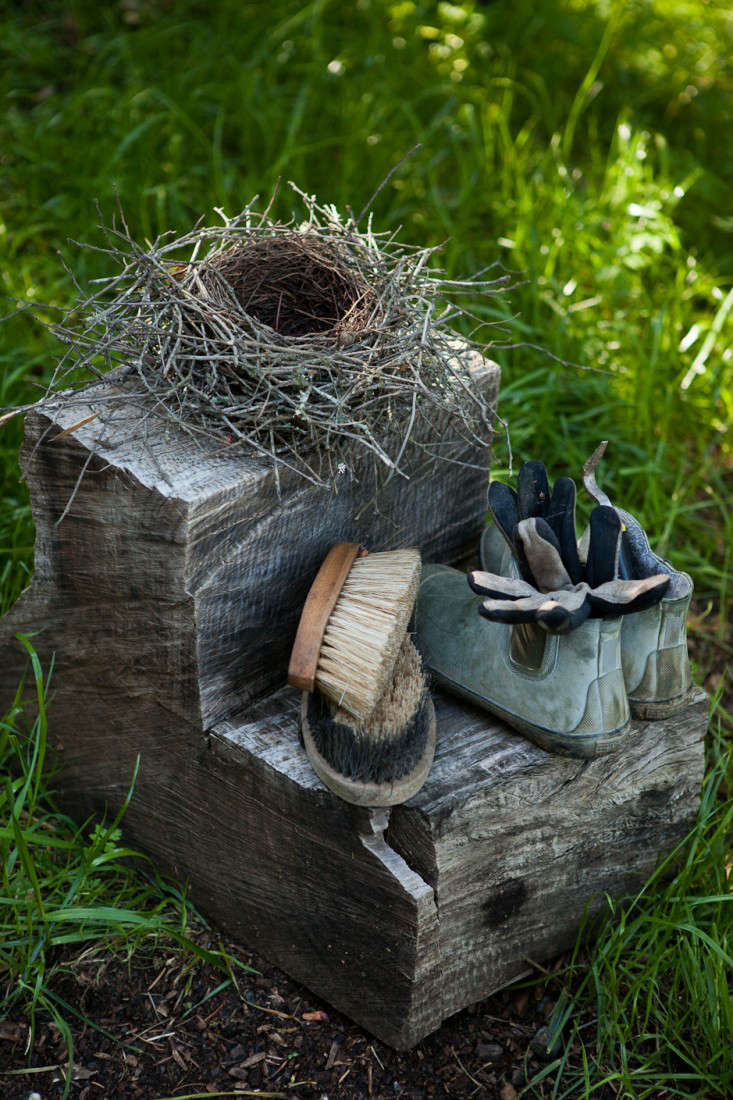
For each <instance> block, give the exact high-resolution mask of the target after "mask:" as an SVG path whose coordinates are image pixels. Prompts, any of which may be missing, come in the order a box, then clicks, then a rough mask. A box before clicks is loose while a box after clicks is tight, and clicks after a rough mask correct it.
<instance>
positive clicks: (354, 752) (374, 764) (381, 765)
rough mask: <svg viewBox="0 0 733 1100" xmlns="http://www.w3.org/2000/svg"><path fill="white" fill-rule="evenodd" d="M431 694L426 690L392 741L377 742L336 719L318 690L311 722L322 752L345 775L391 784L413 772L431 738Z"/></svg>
mask: <svg viewBox="0 0 733 1100" xmlns="http://www.w3.org/2000/svg"><path fill="white" fill-rule="evenodd" d="M429 701H430V695H429V693H428V692H427V691H424V692H423V694H422V696H421V698H420V702H419V704H418V706H417V709H416V710H415V713H414V715H413V717H412V718H411V719H410V721H409V722H408V723H407V725H406V726H405V727H404V729H403V730H401V731H400V732H399V733H398V734H397V735H396V736H395V737H394V738H393V739H391V740H381V741H376V742H375V741H373V740H371V739H370V738H369V737H368V736H367V735H366V734H363V733H359V732H357V731H356V730H355V729H354V728H353V727H352V726H349V725H346V724H345V723H343V722H336V721H335V720H334V719H333V717H332V715H331V709H330V706H329V704H328V702H327V700H326V699H324V697H323V696H322V695H321V694H320V693H319V692H317V691H316V692H314V693H313V694H312V695H311V696H310V699H309V701H308V723H309V725H310V729H311V733H312V736H313V740H314V742H315V744H316V746H317V748H318V751H319V752H320V753H321V755H322V756H323V757H324V758H325V759H326V760H327V761H328V763H329V764H330V765H331V766H332V767H333V768H335V769H336V770H337V771H338V772H340V773H341V775H344V776H346V777H347V778H348V779H355V780H358V781H360V782H364V783H389V782H392V781H394V780H397V779H401V778H402V776H404V775H407V774H408V773H409V772H411V771H412V770H413V769H414V768H415V767H416V766H417V764H418V762H419V761H420V760H421V759H422V757H423V754H424V752H425V746H426V744H427V738H428V727H429V706H428V704H429Z"/></svg>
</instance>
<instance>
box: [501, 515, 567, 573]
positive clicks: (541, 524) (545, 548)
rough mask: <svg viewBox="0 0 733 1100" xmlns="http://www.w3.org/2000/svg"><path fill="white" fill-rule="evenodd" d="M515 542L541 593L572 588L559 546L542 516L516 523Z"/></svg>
mask: <svg viewBox="0 0 733 1100" xmlns="http://www.w3.org/2000/svg"><path fill="white" fill-rule="evenodd" d="M515 541H516V542H519V544H520V545H521V547H522V551H523V553H524V558H525V560H526V562H527V565H528V566H529V570H530V572H531V574H532V577H533V578H534V582H535V585H536V587H537V588H538V589H539V590H540V592H553V591H555V589H558V588H568V587H571V586H572V583H573V582H572V581H571V579H570V576H569V574H568V571H567V569H566V568H565V566H564V565H563V561H562V557H561V556H560V543H559V542H558V540H557V538H556V537H555V534H554V532H553V530H552V528H551V527H550V525H549V524H548V523H547V522H546V521H545V520H544V519H542V518H541V517H538V518H535V519H523V520H520V522H519V523H518V524H517V535H516V540H515Z"/></svg>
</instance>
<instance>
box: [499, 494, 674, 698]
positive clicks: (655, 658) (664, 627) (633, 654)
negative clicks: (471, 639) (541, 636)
mask: <svg viewBox="0 0 733 1100" xmlns="http://www.w3.org/2000/svg"><path fill="white" fill-rule="evenodd" d="M617 511H618V513H619V515H620V516H621V518H622V520H623V521H624V524H625V525H626V530H627V533H628V534H630V535H631V537H632V538H633V539H634V541H635V545H636V553H635V554H634V553H633V552H632V554H631V555H629V556H630V559H631V562H632V563H633V562H634V561H635V562H636V569H635V572H637V573H641V572H643V571H644V569H646V571H647V572H650V573H651V572H654V573H668V574H669V575H670V578H671V580H670V586H669V588H668V589H667V592H666V594H665V595H664V597H663V598H662V600H661V602H660V603H658V604H655V605H654V606H653V607H648V608H646V610H644V611H637V612H635V613H634V614H633V615H626V616H625V617H624V618H623V620H622V622H621V664H622V667H623V672H624V682H625V684H626V693H627V695H628V699H629V706H630V708H631V713H632V714H633V715H634V717H635V718H642V719H655V718H656V719H658V718H667V717H669V715H671V714H674V713H676V712H677V711H678V710H681V709H682V708H683V707H684V706H686V704H687V701H688V698H689V695H690V692H691V691H692V687H693V684H692V675H691V672H690V661H689V658H688V655H687V612H688V610H689V607H690V600H691V599H692V580H691V578H690V577H689V576H688V574H687V573H681V572H679V571H678V570H676V569H674V568H673V567H672V566H671V565H670V564H669V562H667V561H665V560H664V559H663V558H660V557H659V556H658V555H657V554H655V553H654V552H653V550H651V548H650V547H649V541H648V539H647V537H646V533H645V532H644V530H643V528H642V527H641V525H640V524H639V523H638V521H637V520H635V519H634V518H633V516H631V515H630V514H629V513H628V512H625V511H624V510H623V509H621V508H618V509H617ZM585 541H586V540H585V536H584V537H583V538H582V539H581V547H580V554H581V558H582V557H583V556H584V554H583V551H584V544H585ZM480 555H481V568H482V569H486V570H487V571H488V572H490V573H498V574H499V575H501V576H504V577H512V578H519V566H518V565H517V562H516V561H515V559H514V556H513V554H512V552H511V550H510V548H509V546H508V545H507V543H506V540H505V539H504V537H503V536H502V534H501V532H500V530H499V528H498V527H497V526H496V524H495V523H492V524H490V525H489V526H488V527H485V528H484V531H483V533H482V535H481V550H480ZM642 562H644V565H642V564H641V563H642Z"/></svg>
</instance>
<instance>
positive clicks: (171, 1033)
mask: <svg viewBox="0 0 733 1100" xmlns="http://www.w3.org/2000/svg"><path fill="white" fill-rule="evenodd" d="M217 945H218V941H217V943H214V942H213V941H212V946H217ZM226 947H227V950H228V951H229V952H230V954H231V955H233V956H234V957H235V958H237V959H239V960H240V961H241V962H242V963H244V964H246V965H247V966H251V967H252V968H253V969H252V970H251V971H243V970H240V969H238V968H235V971H234V973H235V976H236V984H237V986H238V990H237V988H236V987H235V985H234V983H233V982H232V981H230V980H227V978H226V976H223V975H222V973H221V972H219V971H217V970H215V969H214V968H212V967H210V966H208V965H204V964H197V965H195V966H194V967H191V965H190V963H188V964H187V963H186V962H185V960H183V959H182V957H181V956H180V954H174V953H173V952H171V953H170V955H168V956H165V955H163V954H161V955H159V956H158V957H155V958H152V959H150V958H149V959H148V960H147V961H146V962H145V963H142V962H141V961H140V957H139V956H137V955H136V956H134V957H133V958H132V959H131V960H130V961H127V960H125V959H118V958H114V957H111V956H110V955H104V956H102V957H95V956H88V957H87V958H82V959H81V960H79V961H78V962H77V963H76V964H75V965H74V968H73V973H72V974H70V975H69V976H68V977H67V978H66V979H65V980H64V984H63V985H62V986H60V987H57V989H56V992H57V993H58V994H59V995H60V996H62V997H63V998H64V999H65V1000H66V1001H67V1003H68V1004H69V1005H70V1006H71V1007H72V1009H74V1010H75V1011H76V1012H78V1013H80V1014H81V1015H83V1016H84V1017H86V1021H84V1020H81V1019H77V1020H73V1021H72V1033H73V1038H74V1055H73V1062H74V1071H73V1077H72V1086H71V1090H70V1096H71V1097H73V1098H74V1100H96V1098H105V1100H106V1098H109V1100H118V1098H119V1100H128V1098H129V1100H132V1098H135V1100H162V1098H164V1097H165V1098H167V1097H174V1096H175V1097H189V1098H190V1097H191V1096H201V1095H203V1096H211V1097H218V1096H252V1095H259V1096H267V1097H284V1098H285V1097H286V1098H294V1100H301V1098H302V1100H310V1098H313V1100H337V1098H338V1100H342V1098H349V1097H355V1098H356V1097H358V1098H361V1097H365V1098H369V1097H374V1098H377V1100H381V1098H386V1097H400V1098H402V1100H418V1098H420V1100H422V1098H428V1097H435V1098H438V1097H473V1096H475V1097H488V1098H493V1097H496V1098H500V1100H514V1098H515V1097H516V1096H517V1095H518V1093H519V1092H520V1091H521V1088H522V1086H523V1085H524V1084H526V1081H527V1071H529V1074H530V1076H534V1075H535V1074H536V1073H538V1072H539V1071H540V1070H541V1068H542V1065H543V1062H542V1060H541V1058H540V1057H538V1056H537V1054H535V1053H534V1052H533V1050H532V1049H531V1047H530V1043H531V1042H532V1040H533V1039H535V1037H536V1035H537V1032H538V1030H539V1029H540V1028H541V1027H542V1026H543V1025H545V1024H546V1022H547V1020H548V1019H549V1017H550V1014H551V1013H552V1009H553V1007H554V1003H555V1000H556V998H557V996H558V995H559V992H560V981H559V978H551V979H550V981H549V983H546V984H542V985H540V984H535V985H531V984H530V985H528V984H527V983H526V982H525V983H524V984H523V985H521V986H516V987H514V988H511V989H508V990H504V991H503V992H501V993H498V994H496V995H494V996H493V997H490V998H488V999H486V1000H484V1001H481V1002H480V1003H479V1004H476V1005H473V1006H471V1007H470V1008H468V1009H465V1010H464V1011H462V1012H460V1013H458V1014H457V1015H456V1016H454V1017H452V1018H451V1019H450V1020H448V1021H447V1022H446V1023H444V1024H443V1026H442V1027H441V1028H440V1029H439V1030H438V1031H437V1032H435V1033H434V1034H433V1035H431V1036H429V1037H428V1038H426V1039H424V1040H423V1041H422V1042H421V1043H420V1044H419V1045H418V1046H417V1047H415V1048H414V1049H413V1050H412V1051H409V1052H402V1053H400V1052H397V1051H394V1050H392V1049H390V1048H389V1047H387V1046H385V1045H384V1043H381V1042H379V1041H378V1040H376V1039H374V1038H373V1037H371V1036H370V1035H369V1034H368V1033H367V1032H365V1031H364V1030H363V1029H361V1028H360V1027H358V1026H357V1025H356V1024H354V1023H352V1022H351V1021H350V1020H348V1019H346V1017H344V1016H342V1015H340V1013H338V1012H335V1011H334V1010H333V1009H332V1008H330V1007H329V1006H328V1005H327V1004H325V1003H324V1002H322V1001H320V1000H319V999H318V998H317V997H315V996H314V995H313V994H311V993H309V992H308V990H306V989H304V988H303V987H302V986H299V985H297V984H296V983H295V982H293V981H290V979H289V978H287V977H286V976H285V975H284V974H283V973H282V972H281V971H279V970H277V969H275V968H274V967H272V966H269V965H268V964H267V963H266V962H265V961H264V960H263V959H261V958H258V957H256V956H253V955H251V954H250V953H248V952H246V951H245V950H243V949H242V948H241V947H238V946H237V945H234V944H231V943H229V944H227V945H226ZM565 962H566V960H565V959H559V960H557V962H556V964H555V965H556V967H557V968H558V969H559V968H560V967H562V966H563V965H564V963H565ZM539 976H540V975H539V973H538V977H539ZM222 983H224V985H225V988H223V989H221V986H222ZM553 993H554V995H553ZM66 1015H67V1018H69V1013H68V1012H67V1013H66ZM541 1038H542V1034H540V1039H541ZM28 1045H29V1034H28V1026H27V1023H26V1022H22V1023H21V1022H16V1021H13V1020H5V1021H3V1022H0V1096H2V1098H3V1100H29V1097H31V1096H33V1092H34V1091H35V1092H36V1093H37V1095H38V1097H40V1098H41V1100H51V1098H57V1097H59V1096H60V1095H61V1093H62V1091H63V1087H64V1082H65V1073H66V1058H67V1054H66V1044H65V1041H64V1039H63V1037H62V1036H61V1034H60V1032H59V1031H58V1029H57V1028H56V1027H55V1026H54V1025H53V1024H49V1023H47V1022H44V1023H41V1024H40V1025H39V1027H38V1029H37V1032H36V1036H35V1038H34V1039H33V1041H32V1043H31V1044H30V1045H31V1050H30V1057H27V1056H26V1054H25V1051H26V1048H27V1046H28ZM29 1070H33V1071H34V1072H29ZM12 1071H15V1072H14V1073H13V1072H12ZM540 1095H541V1094H540ZM599 1095H600V1094H599ZM34 1100H35V1098H34Z"/></svg>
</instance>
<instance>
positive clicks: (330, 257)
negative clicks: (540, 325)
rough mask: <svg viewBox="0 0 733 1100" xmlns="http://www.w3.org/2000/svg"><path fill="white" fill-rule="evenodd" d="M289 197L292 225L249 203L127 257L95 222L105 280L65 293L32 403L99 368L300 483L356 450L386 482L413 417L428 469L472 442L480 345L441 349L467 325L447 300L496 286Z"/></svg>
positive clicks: (339, 466) (484, 419)
mask: <svg viewBox="0 0 733 1100" xmlns="http://www.w3.org/2000/svg"><path fill="white" fill-rule="evenodd" d="M294 190H296V191H297V188H294ZM297 193H298V195H299V196H300V199H301V200H302V202H303V203H304V205H305V208H306V215H307V216H306V218H305V220H304V221H303V222H302V223H298V224H296V223H295V222H293V223H288V224H283V223H280V222H276V221H273V220H271V219H270V218H269V217H268V214H267V212H265V214H260V213H256V212H255V209H254V205H253V203H251V204H250V205H249V206H247V207H246V208H245V210H243V211H242V213H241V214H239V215H238V216H237V217H235V218H231V219H228V218H225V217H224V215H223V214H221V212H218V213H219V214H220V216H221V217H222V224H221V225H216V226H209V227H201V226H199V227H197V228H195V229H194V230H193V231H191V232H190V233H188V234H186V235H185V236H182V237H179V238H177V239H173V238H172V237H171V236H165V235H164V236H163V237H161V238H158V239H157V240H156V241H155V242H154V243H153V244H152V245H150V244H148V245H147V246H146V247H145V248H143V247H141V246H140V245H139V244H138V243H136V242H135V241H134V240H133V239H132V237H131V235H130V232H129V230H128V228H127V226H126V224H125V223H124V220H123V221H122V222H121V223H117V224H115V225H113V226H112V227H107V228H106V230H105V231H106V233H107V239H108V241H109V246H108V247H106V248H104V249H103V250H102V251H104V252H106V253H107V254H108V256H109V258H110V260H111V261H113V262H114V263H115V264H116V265H117V266H118V271H117V273H116V274H114V275H112V276H110V277H108V278H107V279H105V280H103V281H102V282H101V287H100V289H99V290H97V291H96V292H95V293H94V294H93V295H91V296H89V295H86V294H84V293H83V292H82V290H81V288H79V300H78V301H77V302H76V303H75V304H74V305H73V307H72V308H71V309H70V310H68V311H67V313H66V314H65V316H64V317H63V319H62V320H61V322H60V323H58V324H54V325H53V330H54V332H55V334H56V335H57V336H58V337H60V339H61V340H62V341H63V342H64V343H65V344H66V345H67V350H66V353H65V354H64V356H63V357H62V358H61V360H60V362H59V364H58V367H57V369H56V371H55V373H54V378H53V381H52V384H51V388H50V391H49V395H47V397H48V396H51V395H55V398H56V400H58V393H59V391H60V390H65V391H66V394H67V397H66V399H71V398H69V385H70V383H72V381H73V384H77V382H78V379H79V378H80V377H82V378H85V379H86V380H87V381H88V379H89V376H90V374H91V375H92V376H94V377H98V378H100V379H104V378H105V377H106V376H107V372H108V370H109V368H110V367H111V366H116V367H118V368H119V369H118V370H117V372H116V375H115V376H116V378H117V379H120V378H121V377H122V378H123V379H125V380H129V381H130V382H131V383H133V384H132V385H131V386H128V385H127V384H126V383H125V385H123V386H122V387H121V389H120V392H121V393H123V394H124V393H125V392H130V393H132V392H134V394H135V396H136V397H138V398H139V396H140V392H141V391H142V393H143V394H145V395H149V396H150V397H151V398H153V401H152V403H150V404H151V407H154V408H155V410H156V413H160V414H161V415H163V416H165V417H167V418H169V419H170V420H172V421H175V422H176V424H178V425H179V427H180V428H181V429H183V430H184V431H187V432H189V433H191V434H193V435H195V436H197V437H198V438H200V439H205V440H208V441H209V442H211V443H212V444H214V445H215V446H216V447H217V448H220V447H227V448H237V449H239V450H240V451H241V452H243V453H245V454H246V455H248V456H254V457H258V458H262V459H265V460H268V461H271V462H273V463H275V466H276V471H279V470H280V469H281V468H282V467H283V466H286V467H290V468H292V469H294V470H296V471H297V472H298V473H299V474H301V475H302V476H303V477H305V478H307V479H308V480H310V481H313V482H316V483H317V484H333V483H334V476H335V474H336V472H337V471H339V470H340V471H341V472H342V473H343V472H344V470H345V469H347V468H351V469H353V465H354V463H355V462H356V461H357V456H359V455H361V454H363V453H364V452H366V453H367V454H368V455H370V456H372V457H373V459H374V460H375V461H376V463H377V466H378V468H380V469H381V470H382V471H388V472H397V473H404V472H405V465H404V462H405V458H406V455H407V454H408V453H409V448H410V445H411V444H414V445H416V446H420V445H426V444H419V443H417V442H416V432H415V426H416V423H419V422H423V423H424V422H428V423H429V422H430V421H431V420H433V421H434V422H435V424H436V425H437V424H438V423H439V424H440V436H439V438H440V454H439V456H438V455H436V456H434V457H435V458H436V460H437V459H439V460H441V461H442V460H448V461H451V460H452V456H453V457H455V456H456V455H460V454H461V453H465V444H466V443H467V441H469V440H470V441H471V443H472V444H475V443H476V441H477V440H478V441H479V442H481V443H482V444H485V443H486V442H487V441H488V438H489V436H490V432H491V424H492V418H493V416H494V411H493V410H491V409H489V408H488V407H487V405H486V403H485V401H484V399H483V398H482V396H481V394H480V393H479V392H477V391H476V389H475V388H474V386H473V385H472V382H471V377H470V374H469V372H468V370H467V367H466V365H465V363H466V358H467V356H466V354H464V352H467V351H468V350H469V349H470V347H471V346H480V347H481V348H482V349H483V348H484V347H485V342H484V343H482V344H480V345H479V344H478V343H477V344H475V345H474V344H473V341H472V340H469V341H468V344H467V345H466V344H465V343H463V344H461V348H462V352H461V354H459V353H458V352H457V346H458V345H457V340H456V335H455V331H454V328H453V326H454V325H455V323H456V322H457V321H458V320H460V319H461V318H468V319H469V321H468V324H470V326H471V328H472V329H473V330H474V335H475V330H476V328H477V327H483V325H479V326H477V322H476V321H472V320H471V319H470V315H469V314H468V313H467V311H466V310H465V309H463V307H462V306H460V305H457V304H456V302H457V300H458V299H459V298H460V296H461V295H467V294H469V295H471V296H472V297H474V298H476V297H478V296H481V295H486V294H492V293H496V292H497V291H499V290H500V289H502V287H503V285H504V284H505V282H506V278H505V277H500V278H497V279H495V280H492V281H486V280H479V279H469V280H466V281H463V282H457V281H451V280H448V279H446V278H444V277H443V275H442V273H441V272H439V271H436V270H435V269H434V267H433V261H434V254H435V252H436V251H437V250H435V249H418V248H410V247H408V246H405V245H401V244H398V243H397V242H396V241H395V239H394V238H393V237H392V236H386V235H379V234H375V233H373V232H372V229H371V223H369V224H368V226H367V228H366V229H365V230H363V231H361V230H360V229H359V227H358V225H357V223H356V222H355V220H354V219H353V218H352V217H348V218H346V219H344V218H342V217H341V216H340V215H339V214H338V212H337V211H336V210H335V209H334V208H333V207H330V206H328V207H325V206H320V205H318V204H317V203H316V201H315V200H314V199H313V198H310V197H308V196H306V195H304V194H303V193H302V192H300V191H297ZM464 327H465V326H464ZM79 368H82V371H81V375H80V373H79ZM85 396H86V397H87V399H88V397H89V394H88V390H87V391H86V393H85ZM123 399H124V397H121V398H118V400H123ZM430 434H431V433H430V432H429V431H428V432H423V433H420V435H421V438H423V439H426V438H429V436H430ZM433 438H435V432H433ZM452 443H455V446H452ZM355 445H356V446H355Z"/></svg>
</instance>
